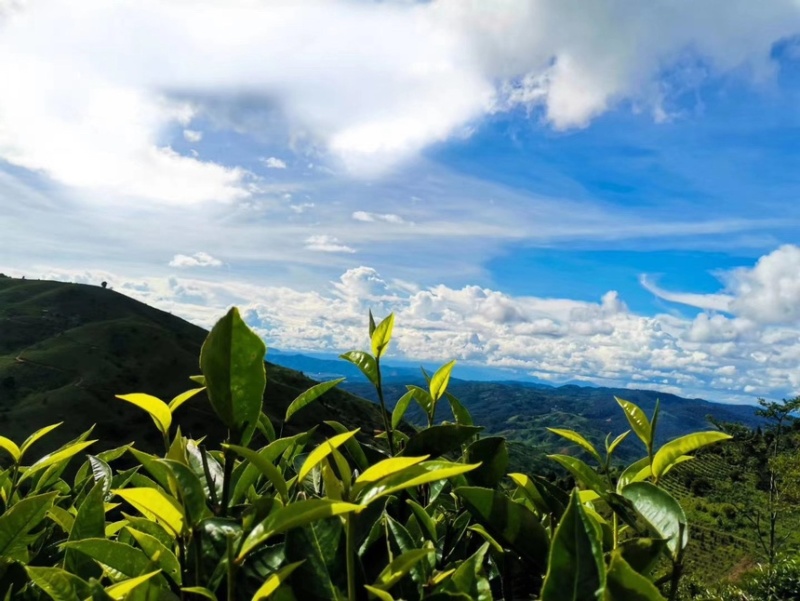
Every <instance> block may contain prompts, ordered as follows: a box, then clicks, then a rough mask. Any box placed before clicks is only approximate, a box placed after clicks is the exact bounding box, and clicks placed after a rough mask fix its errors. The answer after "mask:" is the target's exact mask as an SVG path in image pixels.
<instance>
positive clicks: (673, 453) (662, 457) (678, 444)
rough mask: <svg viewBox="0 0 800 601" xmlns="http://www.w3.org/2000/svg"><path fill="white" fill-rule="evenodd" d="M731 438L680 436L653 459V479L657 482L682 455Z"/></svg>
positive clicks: (717, 434) (702, 434) (701, 434)
mask: <svg viewBox="0 0 800 601" xmlns="http://www.w3.org/2000/svg"><path fill="white" fill-rule="evenodd" d="M731 438H733V437H732V436H731V435H730V434H725V433H724V432H714V431H711V432H696V433H694V434H687V435H686V436H681V437H680V438H676V439H675V440H673V441H670V442H668V443H667V444H665V445H664V446H662V447H661V448H660V449H659V450H658V451H657V452H656V454H655V456H654V457H653V477H654V478H655V479H656V480H658V479H659V478H660V477H661V476H662V475H664V472H665V471H666V470H667V469H668V468H669V467H670V466H671V465H672V464H673V463H674V462H675V461H676V460H677V459H678V457H681V456H682V455H686V454H688V453H691V452H693V451H696V450H697V449H700V448H702V447H705V446H708V445H710V444H714V443H715V442H720V441H722V440H729V439H731Z"/></svg>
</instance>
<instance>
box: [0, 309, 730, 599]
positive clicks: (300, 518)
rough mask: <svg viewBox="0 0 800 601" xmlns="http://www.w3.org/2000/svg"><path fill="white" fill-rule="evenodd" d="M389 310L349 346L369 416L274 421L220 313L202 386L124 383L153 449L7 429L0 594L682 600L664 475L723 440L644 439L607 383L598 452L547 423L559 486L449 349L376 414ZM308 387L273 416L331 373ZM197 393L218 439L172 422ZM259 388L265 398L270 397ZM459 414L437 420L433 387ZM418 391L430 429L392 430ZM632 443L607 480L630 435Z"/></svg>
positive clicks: (245, 341) (1, 480)
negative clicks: (634, 450) (297, 426)
mask: <svg viewBox="0 0 800 601" xmlns="http://www.w3.org/2000/svg"><path fill="white" fill-rule="evenodd" d="M393 323H394V321H393V316H391V315H390V316H389V317H387V318H386V319H384V320H383V321H382V322H380V323H379V324H376V323H375V322H374V320H373V319H372V316H371V315H370V326H369V334H370V342H371V349H370V352H362V351H352V352H349V353H346V354H345V355H343V356H342V357H343V359H345V360H347V361H350V362H352V363H353V364H355V365H357V366H358V367H359V369H360V370H361V371H362V373H363V374H364V375H365V377H366V378H367V379H368V380H369V382H370V383H371V384H372V385H373V386H375V389H376V391H377V396H378V399H379V401H380V403H381V408H382V409H383V415H384V420H385V421H384V429H383V431H381V432H377V433H375V435H374V436H371V434H373V433H365V432H359V431H350V430H348V429H347V427H346V426H345V425H343V424H340V423H337V422H326V423H325V424H320V425H319V426H318V427H317V428H315V429H313V430H312V431H309V432H302V433H300V434H297V435H294V436H288V437H284V436H282V429H283V427H282V425H280V430H279V431H278V432H276V430H275V427H274V426H275V425H278V424H275V425H273V424H272V423H271V421H270V420H269V418H268V417H267V416H266V414H265V413H264V411H263V402H264V396H263V395H264V390H265V386H266V376H265V371H264V361H263V357H264V352H265V347H264V344H263V343H262V342H261V340H260V339H259V338H258V336H256V335H255V334H254V333H253V332H252V331H250V330H249V329H248V328H247V326H246V325H245V324H244V322H243V321H242V320H241V318H240V317H239V314H238V312H237V311H236V310H235V309H232V310H231V311H230V312H229V313H228V314H227V315H226V316H225V317H224V318H223V319H222V320H220V321H219V322H218V323H217V325H216V326H215V327H214V329H213V330H212V331H211V333H210V334H209V336H208V338H207V340H206V342H205V344H204V345H203V349H202V352H201V356H200V368H201V371H202V375H201V376H197V377H196V378H194V379H195V380H196V381H197V383H198V384H199V386H198V387H196V388H194V389H191V390H189V391H187V392H186V393H184V394H181V395H179V396H178V397H176V398H174V399H173V400H172V401H171V402H169V403H165V402H163V401H162V400H160V399H158V398H156V397H153V396H149V395H146V394H139V393H136V394H127V395H121V396H120V397H119V398H120V399H121V400H122V401H125V402H128V403H132V404H134V405H136V406H138V407H140V408H141V409H143V410H144V411H146V412H147V413H148V414H149V415H150V416H151V418H152V420H153V424H154V426H155V427H156V428H157V429H158V431H159V432H160V433H161V436H162V437H163V441H164V449H165V450H164V454H163V456H156V455H151V454H147V453H143V452H141V451H139V450H137V449H136V448H135V446H134V445H133V444H129V445H125V446H122V447H119V448H117V449H113V450H109V451H104V452H102V453H98V454H97V455H88V458H87V460H86V461H85V462H84V463H83V465H81V466H80V468H79V469H78V470H77V472H76V473H75V475H74V477H69V478H67V476H66V475H65V474H66V472H65V470H66V468H67V466H68V464H69V463H70V461H71V460H72V459H73V458H75V457H77V456H79V455H84V454H85V452H87V450H90V448H91V445H92V444H93V443H94V442H95V441H94V440H91V439H90V437H91V431H89V432H86V433H85V434H83V435H82V436H80V437H79V438H78V439H76V440H74V441H72V442H70V443H68V444H67V445H65V446H64V447H62V448H61V449H59V450H57V451H55V452H53V453H50V454H48V455H45V456H43V457H39V458H37V459H36V460H35V461H32V460H29V458H30V456H31V454H30V448H31V446H32V445H33V444H35V443H36V442H37V441H38V440H40V439H41V438H42V437H44V436H46V435H47V434H48V433H49V432H50V431H51V430H52V429H54V428H55V427H57V425H54V426H50V427H48V428H43V429H42V430H39V431H37V432H35V433H34V434H32V435H31V436H30V437H28V438H27V439H26V440H25V441H24V442H22V443H21V444H18V443H17V442H15V441H13V440H11V438H8V437H4V436H0V449H2V450H3V451H4V452H5V453H7V454H8V455H9V456H10V458H11V466H10V467H9V468H8V469H6V470H4V471H3V472H1V473H0V501H2V510H3V513H2V515H0V598H5V599H11V598H14V599H48V598H51V599H56V600H58V601H61V600H70V601H72V600H84V599H98V600H108V599H132V600H136V601H138V600H147V601H150V600H162V599H163V600H169V599H193V598H197V599H202V598H206V599H231V600H232V599H244V600H251V599H252V600H257V599H267V598H271V599H280V600H290V599H312V600H313V599H348V600H351V601H353V600H356V599H359V600H361V599H379V600H380V601H386V600H391V599H423V598H424V599H440V600H450V599H463V600H467V599H479V600H484V599H501V598H502V599H514V598H516V599H530V598H540V599H543V600H545V601H563V600H573V601H578V600H583V599H586V600H595V599H605V600H617V601H622V600H631V601H638V600H642V601H655V600H659V599H664V598H665V597H664V595H665V594H666V595H668V596H669V598H670V599H675V598H676V596H677V593H678V590H679V586H680V579H681V575H682V571H683V566H684V554H685V549H686V545H687V542H688V540H689V535H690V532H689V526H688V524H687V520H686V516H685V514H684V511H683V509H682V508H681V506H680V505H679V503H678V502H677V501H676V500H675V499H674V498H673V497H672V496H671V495H670V494H669V493H668V492H667V491H666V490H665V489H664V488H662V487H661V486H660V482H661V481H662V479H663V478H664V476H665V475H666V474H668V473H669V471H670V470H671V469H672V468H673V467H674V466H676V465H678V464H680V463H682V462H684V461H687V460H689V459H691V453H693V452H694V451H696V450H697V449H699V448H701V447H704V446H707V445H709V444H712V443H715V442H718V441H721V440H724V439H726V438H729V437H728V435H726V434H724V433H721V432H714V431H711V432H701V433H695V434H690V435H687V436H683V437H681V438H678V439H676V440H673V441H671V442H668V443H666V444H665V445H663V446H662V447H660V448H655V445H654V434H655V430H656V426H657V421H658V407H656V410H655V413H654V414H653V415H652V416H651V417H648V416H646V415H645V414H644V413H643V412H642V411H641V410H640V409H639V408H638V407H637V406H636V405H634V404H633V403H629V402H627V401H624V400H622V399H618V402H619V405H620V408H621V409H622V410H623V411H624V412H625V415H626V417H627V419H628V422H629V424H630V430H629V431H627V432H623V433H621V434H620V435H619V436H617V437H616V438H614V439H613V440H612V439H611V436H609V437H608V438H607V439H606V444H605V449H602V451H603V452H602V453H601V452H600V451H598V450H597V449H596V448H595V447H594V446H593V445H592V444H591V443H589V442H588V441H587V440H586V439H585V438H584V437H583V436H581V435H580V434H579V433H577V432H574V431H571V430H563V429H552V430H551V432H552V433H553V434H554V435H557V436H560V437H563V438H564V439H566V440H567V441H569V442H571V443H574V444H575V445H577V447H578V449H580V450H581V451H582V452H583V453H585V455H586V456H587V458H588V461H583V460H582V459H579V458H577V457H574V456H570V455H551V456H550V458H551V459H552V460H553V461H554V462H556V463H557V464H559V465H560V466H561V467H562V468H564V469H565V470H566V471H567V472H568V473H570V474H571V476H572V477H573V478H574V481H575V483H576V486H575V488H574V490H572V491H571V492H569V493H568V492H564V491H562V490H561V489H559V488H557V487H555V486H554V485H553V484H552V483H550V482H549V481H548V480H547V479H545V478H542V477H540V476H537V475H535V474H524V473H511V474H507V473H506V469H507V465H508V450H507V447H506V443H505V440H504V439H502V438H500V437H481V436H480V431H481V428H480V427H477V426H476V425H474V424H473V423H472V418H471V416H470V414H469V412H468V411H467V409H466V408H465V407H464V406H462V405H461V403H460V402H459V401H458V400H457V399H456V398H455V397H453V396H452V395H450V394H449V393H448V392H447V386H448V382H449V379H450V373H451V371H452V369H453V365H454V362H450V363H448V364H446V365H444V366H443V367H442V368H440V369H439V370H438V371H436V373H434V374H433V375H432V376H427V374H426V378H427V379H428V386H427V387H426V388H423V387H417V386H409V387H408V391H407V393H406V394H404V395H403V396H402V398H400V399H399V400H398V401H397V403H396V404H395V406H394V410H393V411H392V413H391V414H389V413H388V412H387V411H386V407H385V401H384V398H383V389H382V383H381V358H382V356H383V355H384V353H385V352H386V349H387V347H388V345H389V343H390V341H391V336H392V328H393ZM339 382H340V381H339V380H335V381H331V382H325V383H322V384H319V385H317V386H314V387H313V388H311V389H309V390H308V391H306V392H305V393H303V394H302V395H300V396H299V397H298V398H297V399H296V400H295V401H294V402H293V403H292V404H291V405H290V406H289V408H288V410H287V411H286V414H285V418H284V423H285V422H288V421H290V420H291V419H292V417H293V416H294V415H295V414H296V413H297V412H299V411H313V402H314V401H315V400H316V399H317V398H319V397H320V396H321V395H322V394H324V393H325V392H326V391H328V390H330V389H331V388H333V387H334V386H336V385H337V384H338V383H339ZM201 391H205V392H206V394H207V395H208V397H209V400H210V401H211V404H212V406H213V408H214V410H215V412H216V414H217V417H218V419H220V420H221V421H222V422H223V423H224V425H225V426H226V427H227V428H228V431H229V437H228V440H227V442H226V443H225V444H223V445H222V447H221V448H220V449H212V450H209V449H206V448H205V446H204V444H203V441H202V440H191V439H188V438H186V437H185V436H183V435H182V434H181V432H180V430H179V429H178V430H177V431H174V428H173V427H172V421H173V419H172V416H173V414H174V412H175V411H177V410H179V408H180V406H181V405H182V404H183V403H185V402H187V401H190V399H191V398H192V397H193V396H194V395H196V394H198V393H199V392H201ZM266 402H269V401H268V400H267V401H266ZM442 402H445V403H447V404H448V405H449V406H450V408H451V411H452V416H453V421H452V423H439V424H437V423H435V421H434V419H435V418H434V416H435V415H436V408H437V405H438V404H439V403H442ZM412 403H416V404H418V405H419V406H420V407H421V408H422V410H423V411H424V412H425V414H426V415H427V416H428V419H427V421H428V426H427V427H426V428H424V429H422V430H420V431H418V432H416V433H414V434H412V435H410V436H409V435H407V434H405V433H404V432H403V431H401V430H400V429H398V426H399V425H400V424H401V422H402V420H403V415H404V413H405V411H406V410H407V409H408V408H409V406H410V405H411V404H412ZM631 431H632V432H633V433H634V435H635V436H636V437H638V439H639V440H640V441H641V442H642V444H643V447H644V452H643V457H642V458H641V459H639V460H638V461H636V462H634V463H632V464H631V465H629V466H628V467H627V468H625V469H624V470H623V471H622V472H621V474H620V475H619V477H617V478H612V477H611V473H612V470H611V469H610V466H611V463H612V459H613V455H614V451H615V449H616V448H617V446H618V445H619V443H620V442H621V441H622V440H623V439H624V438H625V437H627V436H628V435H629V434H630V432H631Z"/></svg>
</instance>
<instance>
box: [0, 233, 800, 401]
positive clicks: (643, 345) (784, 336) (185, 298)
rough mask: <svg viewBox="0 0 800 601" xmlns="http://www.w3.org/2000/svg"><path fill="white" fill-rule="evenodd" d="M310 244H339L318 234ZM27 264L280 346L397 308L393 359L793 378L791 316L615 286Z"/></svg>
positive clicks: (673, 379)
mask: <svg viewBox="0 0 800 601" xmlns="http://www.w3.org/2000/svg"><path fill="white" fill-rule="evenodd" d="M319 243H320V244H321V245H322V246H325V247H327V246H329V245H332V246H334V247H340V246H342V244H341V243H340V242H338V241H336V240H330V239H329V238H324V237H323V239H322V240H321V241H319ZM338 252H341V251H338ZM776 253H777V255H776ZM790 255H791V253H789V251H788V250H786V249H780V250H779V251H775V253H772V254H771V255H767V256H765V257H764V258H763V259H762V260H761V261H759V262H758V263H757V264H756V265H755V266H754V267H752V268H750V270H743V271H740V272H738V273H737V272H734V273H737V277H738V278H739V279H740V280H741V281H748V282H749V281H752V280H753V278H756V279H758V276H757V275H754V274H761V273H762V272H763V269H762V266H763V264H764V263H767V264H768V265H769V263H770V261H768V259H769V258H770V257H774V256H778V257H783V258H784V259H785V258H786V256H790ZM2 271H4V272H6V273H10V274H11V275H20V274H19V273H18V272H16V271H15V270H13V269H11V270H9V269H6V268H3V269H2ZM778 271H779V272H781V273H782V271H781V270H778ZM26 275H27V276H28V277H45V278H53V279H61V280H65V279H66V280H71V281H81V282H85V283H91V284H95V285H97V284H98V283H99V282H101V281H107V282H109V285H111V286H113V287H114V289H115V290H118V291H121V292H123V293H125V294H129V295H131V296H133V297H135V298H138V299H140V300H143V301H145V302H148V303H150V304H153V305H155V306H158V307H160V308H162V309H165V310H169V311H172V312H173V313H175V314H177V315H181V316H183V317H186V318H188V319H190V320H192V321H194V322H195V323H198V324H199V325H203V326H205V327H210V326H211V325H212V324H213V323H214V322H215V320H216V319H218V317H219V316H220V315H221V314H222V313H224V311H225V310H226V308H227V307H229V306H231V305H233V304H235V305H238V306H239V307H240V308H241V309H242V312H243V315H245V317H246V318H247V320H248V322H249V323H250V324H251V325H253V326H254V327H256V328H257V329H258V331H259V332H260V333H261V334H262V335H263V336H264V338H265V340H266V341H267V343H268V344H269V345H272V346H276V347H278V348H283V349H296V350H306V351H311V350H314V351H330V352H342V351H345V350H350V349H352V348H364V347H365V346H367V345H368V340H367V328H366V315H367V311H368V310H370V309H371V310H372V311H373V313H374V314H375V315H376V317H381V316H384V315H387V314H388V313H389V312H394V313H395V315H396V320H397V321H396V323H397V325H396V328H395V336H394V341H393V345H392V349H391V356H393V357H395V358H398V357H402V358H405V359H410V360H420V361H431V362H444V361H446V360H449V359H452V358H456V359H459V360H461V361H466V362H472V363H474V364H479V365H489V366H494V367H498V368H504V369H512V370H517V371H518V372H520V373H525V374H530V375H534V376H536V377H538V378H541V379H543V380H547V381H551V382H553V383H559V382H564V381H569V380H581V381H585V382H587V383H595V384H600V385H612V386H622V387H624V386H633V387H638V388H655V389H658V390H664V391H671V392H675V393H677V394H682V395H685V396H700V397H704V398H710V399H712V400H722V401H733V402H752V401H753V400H754V398H755V397H756V396H768V397H769V396H771V397H780V396H787V395H791V394H796V393H797V391H798V389H800V371H798V369H797V365H798V362H800V323H798V322H797V320H795V321H793V322H791V321H787V322H786V323H784V324H775V323H767V322H763V321H762V322H756V321H754V320H752V319H750V318H748V317H738V316H726V315H722V314H720V313H717V312H715V311H713V310H710V311H706V310H699V311H698V313H697V315H695V316H693V317H679V316H675V315H655V316H645V315H639V314H636V313H634V312H632V311H631V310H630V309H629V308H628V307H627V306H626V304H625V303H624V301H623V299H621V298H620V296H619V294H617V293H616V292H614V291H609V292H607V293H606V294H604V295H603V296H602V297H601V298H599V299H597V301H594V302H591V301H576V300H572V299H566V298H540V297H532V296H515V295H511V294H506V293H503V292H500V291H498V290H493V289H491V288H488V287H484V286H474V285H467V286H461V287H451V286H445V285H433V286H417V285H414V284H410V283H408V282H403V281H399V280H394V279H391V278H388V277H385V276H384V275H383V274H381V273H379V272H378V271H377V270H375V269H373V268H371V267H368V266H363V265H362V266H359V267H354V268H352V269H349V270H346V271H345V272H344V273H342V275H341V276H340V277H339V278H337V279H336V280H335V281H333V282H331V283H330V285H329V286H327V287H324V288H321V289H319V290H315V291H307V290H305V291H304V290H297V289H294V288H291V287H288V286H263V285H254V284H251V283H247V282H243V281H235V280H234V281H231V280H226V281H209V280H199V279H192V278H187V277H174V276H172V277H162V278H158V277H151V278H141V277H135V278H126V277H123V276H120V275H117V274H112V273H107V272H100V271H80V272H70V271H65V270H42V271H40V272H36V273H33V272H31V271H30V270H28V272H27V274H26Z"/></svg>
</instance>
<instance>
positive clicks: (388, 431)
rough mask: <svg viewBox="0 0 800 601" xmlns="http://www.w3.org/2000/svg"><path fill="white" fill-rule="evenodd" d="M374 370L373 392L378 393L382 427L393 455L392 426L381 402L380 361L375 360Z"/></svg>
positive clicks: (382, 401) (384, 403)
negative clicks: (376, 374) (374, 383)
mask: <svg viewBox="0 0 800 601" xmlns="http://www.w3.org/2000/svg"><path fill="white" fill-rule="evenodd" d="M375 368H376V371H377V372H378V383H377V384H376V385H375V390H377V391H378V400H379V401H380V403H381V414H382V415H383V427H384V428H385V429H386V438H387V440H388V441H389V452H390V453H391V454H392V455H394V434H393V432H392V424H391V423H390V422H389V414H388V412H387V411H386V402H385V401H384V400H383V384H382V380H381V359H380V357H376V358H375Z"/></svg>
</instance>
